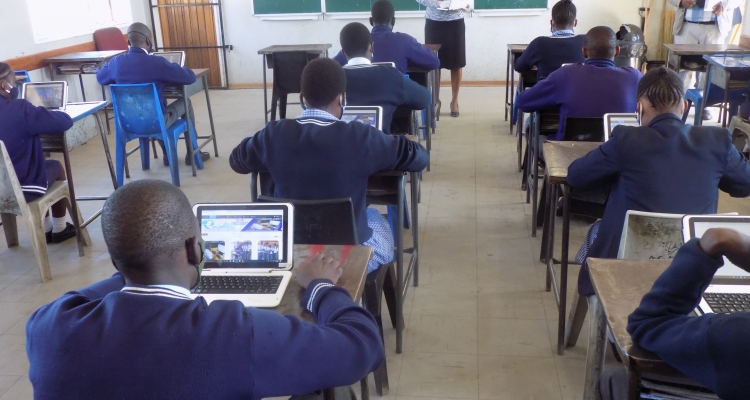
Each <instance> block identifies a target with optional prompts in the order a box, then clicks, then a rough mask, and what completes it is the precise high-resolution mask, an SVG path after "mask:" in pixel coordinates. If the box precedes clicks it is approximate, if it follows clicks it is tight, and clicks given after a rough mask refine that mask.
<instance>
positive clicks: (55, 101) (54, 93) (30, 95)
mask: <svg viewBox="0 0 750 400" xmlns="http://www.w3.org/2000/svg"><path fill="white" fill-rule="evenodd" d="M23 88H24V89H23V98H24V99H26V100H28V101H29V102H30V103H31V104H33V105H35V106H37V107H44V108H46V109H50V110H58V109H65V101H66V99H65V82H35V83H26V84H24V85H23Z"/></svg>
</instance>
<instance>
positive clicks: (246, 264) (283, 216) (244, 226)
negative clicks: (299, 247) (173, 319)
mask: <svg viewBox="0 0 750 400" xmlns="http://www.w3.org/2000/svg"><path fill="white" fill-rule="evenodd" d="M193 212H194V213H195V215H196V216H197V217H198V221H199V222H200V228H201V236H202V237H203V241H204V244H205V252H204V255H203V256H204V257H205V259H206V264H205V266H204V267H203V273H202V274H201V281H200V283H199V284H198V286H196V287H195V288H193V290H192V296H193V298H195V297H198V296H203V298H204V299H205V300H206V302H208V303H211V302H212V301H214V300H239V301H241V302H242V303H243V304H244V305H245V306H248V307H276V306H278V305H279V304H280V303H281V298H282V297H283V296H284V292H285V291H286V287H287V285H288V284H289V281H290V279H291V277H292V272H291V270H292V266H293V261H294V257H293V249H294V243H293V237H294V221H293V218H292V216H293V215H294V208H293V206H292V205H291V204H277V203H262V204H261V203H238V204H220V203H214V204H196V205H195V206H193Z"/></svg>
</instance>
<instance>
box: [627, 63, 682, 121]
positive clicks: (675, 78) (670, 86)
mask: <svg viewBox="0 0 750 400" xmlns="http://www.w3.org/2000/svg"><path fill="white" fill-rule="evenodd" d="M684 94H685V90H684V88H683V84H682V79H680V76H679V75H677V73H676V72H674V71H672V70H669V69H667V68H665V67H659V68H654V69H652V70H650V71H648V72H646V75H644V76H643V78H641V81H640V82H639V83H638V98H639V99H640V98H641V97H645V98H647V99H648V101H650V102H651V105H652V106H653V107H654V108H655V109H656V110H662V111H663V110H667V109H669V108H672V107H675V106H677V105H678V104H680V102H681V101H682V100H683V99H684V98H685V96H684Z"/></svg>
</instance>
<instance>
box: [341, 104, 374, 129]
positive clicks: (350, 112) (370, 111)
mask: <svg viewBox="0 0 750 400" xmlns="http://www.w3.org/2000/svg"><path fill="white" fill-rule="evenodd" d="M341 120H342V121H344V122H352V121H356V122H359V123H363V124H365V125H370V126H372V127H373V128H375V129H377V130H379V131H382V130H383V107H380V106H346V108H345V109H344V115H343V116H342V117H341Z"/></svg>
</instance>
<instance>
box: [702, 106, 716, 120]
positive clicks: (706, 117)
mask: <svg viewBox="0 0 750 400" xmlns="http://www.w3.org/2000/svg"><path fill="white" fill-rule="evenodd" d="M713 117H714V116H713V115H711V111H709V110H708V109H705V110H703V120H704V121H708V120H711V119H713Z"/></svg>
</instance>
